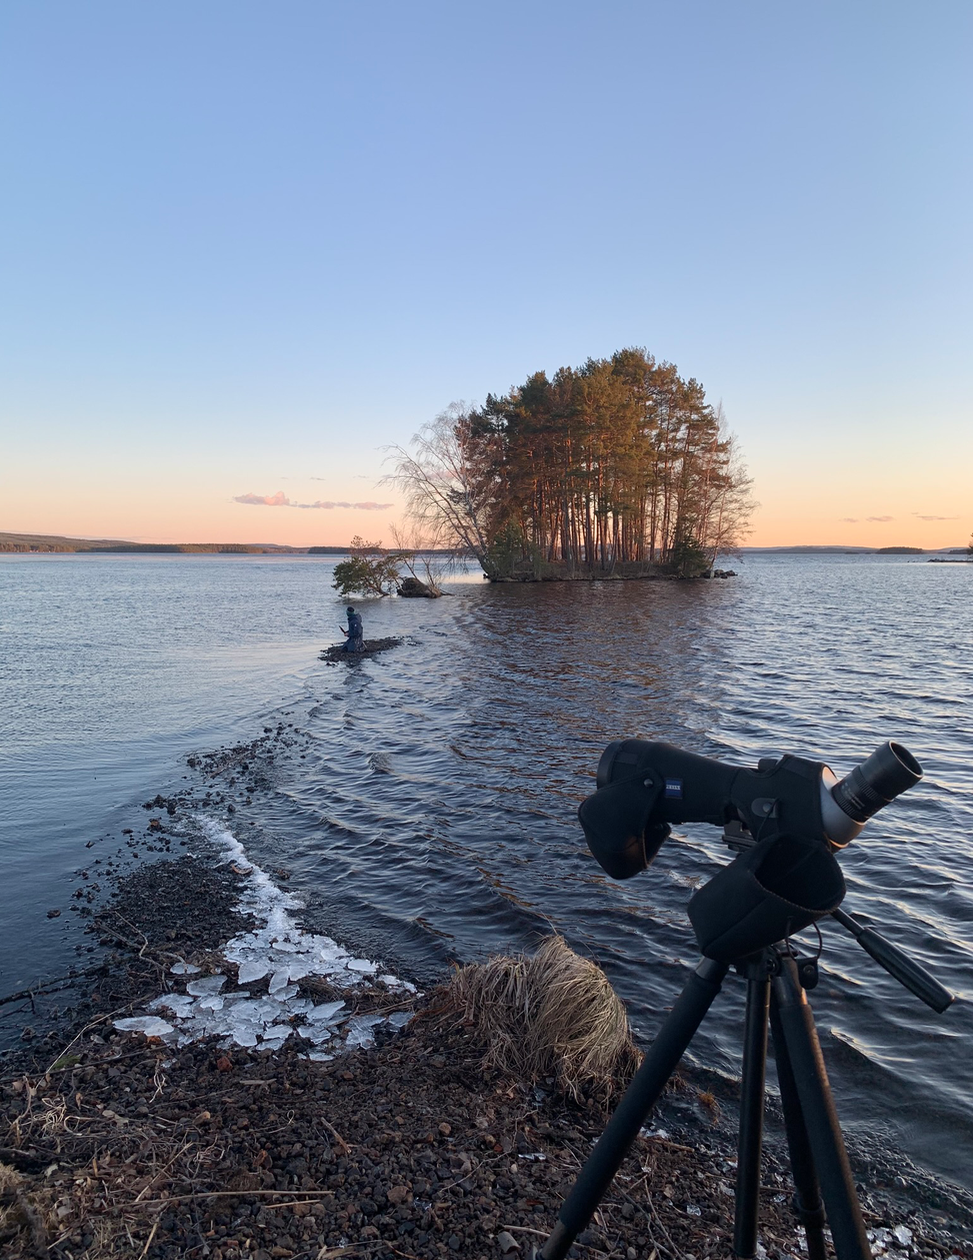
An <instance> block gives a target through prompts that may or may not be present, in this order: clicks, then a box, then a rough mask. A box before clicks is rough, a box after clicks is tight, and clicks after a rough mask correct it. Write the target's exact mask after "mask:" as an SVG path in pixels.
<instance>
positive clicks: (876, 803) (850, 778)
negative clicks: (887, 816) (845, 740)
mask: <svg viewBox="0 0 973 1260" xmlns="http://www.w3.org/2000/svg"><path fill="white" fill-rule="evenodd" d="M921 778H922V767H921V766H920V765H919V763H918V761H916V759H915V757H913V755H912V753H910V752H909V751H908V749H906V748H903V747H902V745H901V744H896V743H893V742H892V741H891V740H890V741H888V742H886V743H884V744H882V745H881V746H880V747H879V748H876V749H875V751H874V752H873V753H872V755H871V756H870V757H867V758H866V759H865V760H864V761H863V762H862V763H861V765H860V766H855V768H854V770H852V771H851V772H850V773H849V774H846V775H845V777H844V778H843V779H840V780H839V781H838V782H837V783H834V784H832V785H831V797H832V799H833V800H834V802H835V804H836V805H838V806H839V807H840V808H841V809H842V810H843V811H844V813H846V814H847V815H848V817H849V818H853V819H854V820H855V822H857V823H864V822H867V821H868V819H869V818H871V816H872V815H873V814H876V813H878V811H879V810H880V809H881V808H882V807H883V806H884V805H888V803H889V801H891V800H894V799H895V797H897V796H898V795H899V793H900V792H904V791H905V790H906V788H910V787H912V786H913V784H915V783H918V782H919V780H920V779H921Z"/></svg>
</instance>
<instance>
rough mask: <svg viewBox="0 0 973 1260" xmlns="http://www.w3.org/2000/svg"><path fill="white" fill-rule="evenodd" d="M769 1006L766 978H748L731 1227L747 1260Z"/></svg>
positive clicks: (752, 1237)
mask: <svg viewBox="0 0 973 1260" xmlns="http://www.w3.org/2000/svg"><path fill="white" fill-rule="evenodd" d="M769 1005H770V979H769V977H768V976H767V975H762V976H759V977H757V976H750V977H749V978H748V980H747V1014H746V1022H745V1025H744V1033H743V1074H742V1079H741V1082H740V1141H739V1146H738V1148H737V1183H736V1215H735V1219H734V1223H733V1251H734V1253H735V1254H736V1255H738V1256H743V1257H747V1258H749V1257H751V1256H753V1255H755V1254H756V1251H757V1201H758V1197H759V1194H760V1151H761V1147H762V1145H763V1124H764V1082H765V1078H766V1069H767V1012H768V1007H769Z"/></svg>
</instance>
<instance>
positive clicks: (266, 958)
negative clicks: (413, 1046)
mask: <svg viewBox="0 0 973 1260" xmlns="http://www.w3.org/2000/svg"><path fill="white" fill-rule="evenodd" d="M198 822H199V825H200V828H201V830H202V831H203V833H204V835H205V836H206V837H207V839H209V840H210V841H212V842H213V843H214V844H215V845H216V846H217V848H218V849H220V850H222V852H223V855H224V856H223V857H222V861H223V862H226V863H230V864H232V865H233V867H234V869H235V870H236V871H237V872H238V873H240V872H241V871H242V870H243V869H244V868H246V869H245V873H246V884H245V886H244V890H243V895H242V897H241V899H240V902H239V905H238V909H239V910H240V911H241V912H242V913H244V914H247V915H249V916H251V917H252V918H253V919H254V920H256V922H257V923H258V925H259V926H258V927H256V928H255V929H253V930H252V931H250V932H243V933H241V934H240V935H238V936H235V937H233V938H232V939H231V940H230V941H228V942H227V943H226V945H225V946H224V947H223V949H222V951H221V953H222V956H223V959H224V960H225V961H226V962H227V963H230V964H234V965H235V966H236V968H237V983H238V984H240V985H248V984H253V983H255V982H256V981H258V980H262V979H263V978H264V977H265V976H267V977H269V980H268V992H267V993H266V994H265V995H263V996H261V997H253V996H251V994H250V993H249V991H247V990H246V989H234V988H233V987H232V981H230V982H229V985H230V987H227V983H228V980H227V976H226V975H225V974H224V973H223V972H221V971H212V972H210V974H208V975H204V974H201V969H200V968H199V967H196V966H194V965H193V964H191V963H185V962H181V961H180V962H177V963H175V964H174V965H173V966H172V967H171V969H170V970H171V973H172V974H173V975H174V976H180V977H181V976H192V979H191V980H190V981H189V983H188V984H187V985H186V992H185V993H165V994H162V995H161V996H159V997H157V998H155V999H153V1001H151V1002H150V1003H149V1004H148V1009H149V1010H150V1011H160V1012H162V1013H163V1014H165V1015H166V1016H167V1019H163V1018H160V1017H159V1016H155V1015H148V1016H142V1017H138V1018H135V1019H125V1020H117V1021H116V1022H115V1027H116V1028H118V1029H119V1030H120V1031H130V1032H143V1033H145V1035H146V1036H149V1037H161V1038H162V1039H163V1040H164V1041H168V1042H175V1043H176V1044H178V1045H185V1044H187V1043H188V1042H191V1041H197V1040H200V1039H202V1038H204V1037H212V1036H217V1037H223V1038H224V1039H225V1044H226V1045H238V1046H256V1047H259V1048H261V1049H268V1050H273V1049H277V1048H279V1047H280V1046H282V1045H283V1044H284V1042H285V1041H286V1040H287V1038H288V1037H290V1036H291V1035H292V1034H293V1033H294V1032H297V1033H298V1034H299V1035H300V1036H301V1037H303V1038H305V1039H306V1040H307V1041H310V1042H311V1043H312V1046H313V1047H314V1049H313V1050H312V1051H311V1055H310V1057H312V1058H314V1059H328V1058H333V1057H334V1052H333V1051H332V1053H329V1054H323V1053H322V1052H321V1051H320V1050H318V1049H317V1047H319V1046H322V1045H323V1044H324V1043H325V1042H333V1043H335V1039H336V1038H337V1037H339V1036H342V1035H343V1036H344V1046H345V1048H347V1049H352V1048H354V1047H356V1046H369V1045H372V1044H373V1043H374V1039H375V1030H376V1029H377V1028H378V1027H380V1026H381V1025H385V1026H386V1027H390V1028H401V1027H402V1026H403V1024H405V1023H406V1022H407V1020H408V1018H409V1013H408V1012H396V1013H394V1014H393V1015H391V1016H388V1017H386V1016H383V1015H380V1014H369V1015H352V1014H351V1012H350V1011H348V1010H346V1008H345V1003H344V1002H343V1001H336V1002H323V1003H320V1004H318V1005H315V1004H314V1003H313V1002H312V1001H310V1000H309V999H308V998H301V997H299V996H298V995H299V992H300V990H299V988H298V985H297V984H296V981H298V980H303V979H305V978H306V977H308V976H313V977H315V978H320V979H322V980H326V981H328V982H329V983H331V984H334V985H335V986H337V987H339V988H343V989H353V988H356V987H359V986H360V985H362V984H363V983H364V982H365V981H366V980H367V979H369V978H371V977H374V976H377V975H378V973H379V967H378V964H377V963H374V962H372V961H371V960H370V959H368V958H356V957H355V956H354V955H352V954H350V953H349V952H348V951H347V950H345V949H343V948H342V946H340V945H339V944H338V943H337V941H333V940H332V939H331V938H330V937H328V936H321V935H318V934H316V933H313V932H305V931H304V930H303V928H301V927H300V926H299V925H298V923H297V921H296V919H295V918H294V915H293V913H292V912H293V911H295V910H298V909H300V902H299V901H298V900H297V898H296V897H294V896H293V895H292V894H289V893H285V892H284V891H283V890H282V889H280V888H278V887H277V885H276V884H275V883H274V882H273V880H271V879H270V877H269V876H268V875H267V874H266V872H264V871H262V870H261V869H260V867H258V866H253V865H252V864H251V863H250V862H249V860H248V859H247V858H246V857H245V854H244V852H243V846H242V845H241V844H240V842H239V841H238V840H237V839H236V837H235V836H234V835H233V834H232V832H231V831H230V830H229V829H228V828H226V827H224V826H222V825H221V824H219V823H218V822H216V821H215V820H213V819H211V818H206V817H202V818H199V819H198ZM380 979H381V981H382V982H383V983H384V984H385V985H386V986H387V987H389V988H390V989H393V990H394V989H399V990H401V991H402V992H403V993H404V994H405V993H415V992H416V989H415V986H414V985H411V984H409V983H408V982H407V981H404V980H399V979H398V978H397V977H395V976H392V975H386V974H383V975H381V976H380ZM335 1044H336V1043H335ZM338 1048H339V1049H340V1046H339V1047H338ZM331 1049H332V1047H329V1050H331Z"/></svg>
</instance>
